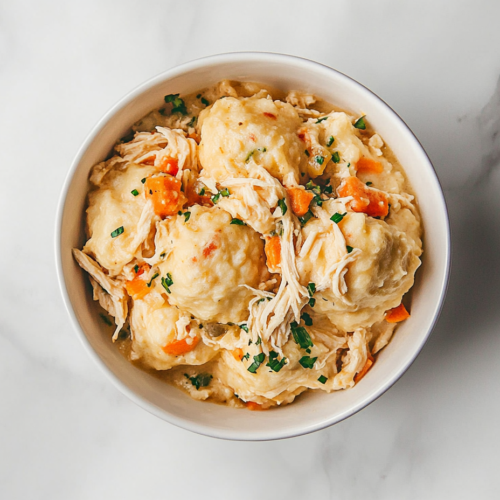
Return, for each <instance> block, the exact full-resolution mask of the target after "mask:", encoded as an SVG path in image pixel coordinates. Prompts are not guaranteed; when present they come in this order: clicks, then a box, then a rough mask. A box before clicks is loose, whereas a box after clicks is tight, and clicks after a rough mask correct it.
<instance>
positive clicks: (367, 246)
mask: <svg viewBox="0 0 500 500" xmlns="http://www.w3.org/2000/svg"><path fill="white" fill-rule="evenodd" d="M316 224H319V223H316ZM332 224H334V223H332ZM339 228H340V229H341V231H342V233H343V236H344V238H345V243H346V246H349V247H352V248H353V249H358V251H360V252H359V253H358V254H357V255H355V256H354V257H353V258H352V262H349V263H347V272H346V273H345V277H344V279H345V284H346V288H347V291H346V292H345V293H341V294H339V293H338V292H337V293H334V291H333V290H332V289H331V288H326V289H325V290H323V291H321V292H319V293H317V294H316V295H315V298H316V306H315V309H316V310H317V311H318V312H323V313H324V314H327V315H328V317H329V318H330V320H331V321H332V322H333V323H334V324H335V325H337V326H338V327H339V328H341V329H343V330H345V331H348V332H352V331H354V330H355V329H356V328H361V327H369V326H371V325H372V324H373V323H375V322H377V321H381V320H382V319H383V317H384V313H385V312H386V311H387V310H389V309H391V308H393V307H396V306H398V305H399V304H400V302H401V298H402V296H403V294H405V293H406V292H407V291H408V290H409V289H410V288H411V287H412V285H413V281H414V274H415V271H416V269H417V268H418V267H419V265H420V259H419V256H420V254H421V248H420V247H419V246H418V245H417V244H416V243H415V241H414V240H413V239H412V238H408V237H407V236H406V235H405V234H404V233H403V232H401V231H398V230H397V228H396V227H393V226H390V225H388V224H387V223H386V222H384V221H382V220H377V219H374V218H372V217H367V216H366V215H365V214H362V213H349V214H347V215H346V216H345V217H344V219H343V220H342V221H341V222H340V223H339ZM313 229H314V225H312V224H311V229H310V230H313ZM323 235H324V233H323ZM336 251H337V252H338V249H337V250H336V249H335V247H334V246H333V245H332V246H331V248H329V246H328V245H325V246H324V248H323V250H322V252H320V253H319V254H313V253H309V254H307V255H306V256H304V257H302V258H301V259H299V273H300V275H301V280H302V281H303V284H307V283H309V282H313V283H318V282H321V279H322V278H323V276H324V275H325V272H326V269H327V268H328V267H329V266H331V265H332V264H333V263H335V260H333V259H338V257H335V252H336Z"/></svg>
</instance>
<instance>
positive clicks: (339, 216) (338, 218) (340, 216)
mask: <svg viewBox="0 0 500 500" xmlns="http://www.w3.org/2000/svg"><path fill="white" fill-rule="evenodd" d="M346 215H347V212H345V213H343V214H339V213H338V212H337V213H336V214H333V215H332V216H331V217H330V220H331V221H333V222H335V224H338V223H339V222H340V221H341V220H342V219H343V218H344V217H345V216H346Z"/></svg>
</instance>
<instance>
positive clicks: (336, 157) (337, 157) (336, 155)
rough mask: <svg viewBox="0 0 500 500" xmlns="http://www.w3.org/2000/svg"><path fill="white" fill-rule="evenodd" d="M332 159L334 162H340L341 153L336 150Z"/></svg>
mask: <svg viewBox="0 0 500 500" xmlns="http://www.w3.org/2000/svg"><path fill="white" fill-rule="evenodd" d="M332 161H333V163H338V162H339V161H340V155H339V152H338V151H335V153H333V154H332Z"/></svg>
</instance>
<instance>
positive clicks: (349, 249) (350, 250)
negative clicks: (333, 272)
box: [346, 245, 354, 253]
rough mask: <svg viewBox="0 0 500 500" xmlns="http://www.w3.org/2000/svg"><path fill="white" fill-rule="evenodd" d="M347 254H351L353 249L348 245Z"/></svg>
mask: <svg viewBox="0 0 500 500" xmlns="http://www.w3.org/2000/svg"><path fill="white" fill-rule="evenodd" d="M346 249H347V253H351V252H352V251H353V250H354V249H353V248H352V247H350V246H349V245H347V246H346Z"/></svg>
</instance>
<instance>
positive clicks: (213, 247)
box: [202, 241, 219, 258]
mask: <svg viewBox="0 0 500 500" xmlns="http://www.w3.org/2000/svg"><path fill="white" fill-rule="evenodd" d="M218 248H219V247H218V246H217V244H216V243H215V241H211V242H210V243H209V244H208V245H207V246H206V247H205V248H204V249H203V252H202V253H203V257H205V258H206V257H210V255H211V254H212V253H213V252H214V250H217V249H218Z"/></svg>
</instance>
